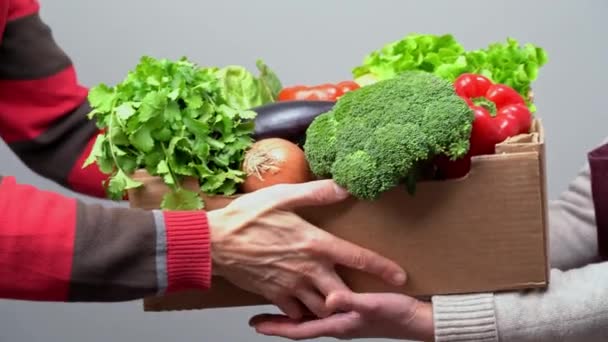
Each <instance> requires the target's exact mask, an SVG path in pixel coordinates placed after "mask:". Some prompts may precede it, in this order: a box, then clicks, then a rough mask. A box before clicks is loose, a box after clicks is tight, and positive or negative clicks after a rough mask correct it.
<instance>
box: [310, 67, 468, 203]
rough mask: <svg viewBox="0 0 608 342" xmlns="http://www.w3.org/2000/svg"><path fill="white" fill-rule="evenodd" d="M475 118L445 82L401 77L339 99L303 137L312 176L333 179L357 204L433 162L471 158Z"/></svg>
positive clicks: (413, 74)
mask: <svg viewBox="0 0 608 342" xmlns="http://www.w3.org/2000/svg"><path fill="white" fill-rule="evenodd" d="M473 119H474V116H473V111H472V109H471V108H470V107H469V106H468V105H467V103H466V102H465V101H464V100H463V99H462V98H461V97H459V96H458V95H456V93H455V91H454V86H453V85H452V83H451V82H449V81H446V80H444V79H442V78H440V77H438V76H435V75H433V74H431V73H428V72H423V71H407V72H404V73H402V74H401V75H399V76H396V77H393V78H390V79H386V80H383V81H379V82H376V83H374V84H371V85H368V86H365V87H362V88H360V89H359V90H357V91H354V92H350V93H347V94H345V95H344V96H343V97H342V98H340V99H339V100H338V101H337V103H336V105H335V106H334V108H333V109H332V110H331V111H329V112H327V113H324V114H321V115H319V116H318V117H317V118H316V119H315V120H314V121H313V123H312V124H311V125H310V127H309V128H308V130H307V139H306V144H305V145H304V151H305V154H306V158H307V160H308V162H309V165H310V168H311V171H312V172H313V173H314V174H315V175H316V176H319V177H332V178H333V179H334V180H335V181H336V182H337V183H338V184H340V185H341V186H343V187H345V188H346V189H348V190H349V192H350V193H351V194H353V195H354V196H356V197H357V198H360V199H366V200H373V199H376V198H377V197H378V196H379V195H380V194H381V193H383V192H384V191H387V190H389V189H391V188H393V187H395V186H398V185H399V184H400V183H402V182H404V183H405V184H406V185H407V187H408V190H409V191H410V192H411V193H413V192H414V191H415V184H416V181H417V180H418V179H419V178H420V177H421V174H422V172H423V170H424V169H425V168H426V164H428V163H430V162H432V160H433V157H435V156H436V155H440V154H444V155H446V156H448V157H449V158H451V159H457V158H460V157H462V156H464V155H466V153H467V152H468V150H469V137H470V134H471V129H472V122H473Z"/></svg>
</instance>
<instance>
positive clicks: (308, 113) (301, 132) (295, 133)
mask: <svg viewBox="0 0 608 342" xmlns="http://www.w3.org/2000/svg"><path fill="white" fill-rule="evenodd" d="M335 103H336V102H335V101H309V100H296V101H279V102H273V103H269V104H266V105H263V106H259V107H255V108H253V109H252V110H253V111H254V112H256V113H257V116H256V118H255V119H254V123H255V130H254V133H253V138H254V140H260V139H265V138H282V139H285V140H289V141H291V142H293V143H297V144H300V145H302V144H303V143H304V139H305V138H306V129H308V126H310V124H311V123H312V122H313V120H314V119H315V118H316V117H317V116H319V115H321V114H323V113H326V112H328V111H329V110H331V109H332V108H333V106H334V105H335Z"/></svg>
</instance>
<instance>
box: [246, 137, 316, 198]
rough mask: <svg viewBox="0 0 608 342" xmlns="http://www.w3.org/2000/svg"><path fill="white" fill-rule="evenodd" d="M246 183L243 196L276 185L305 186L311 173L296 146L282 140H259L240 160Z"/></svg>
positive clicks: (302, 153) (310, 177) (303, 156)
mask: <svg viewBox="0 0 608 342" xmlns="http://www.w3.org/2000/svg"><path fill="white" fill-rule="evenodd" d="M243 171H244V172H245V173H246V177H245V181H244V182H243V184H242V185H241V190H242V191H243V192H253V191H256V190H258V189H262V188H265V187H268V186H271V185H275V184H295V183H305V182H308V181H310V180H311V179H312V173H311V172H310V168H309V166H308V161H307V160H306V156H305V154H304V151H303V150H302V149H301V148H300V147H299V146H298V145H296V144H294V143H292V142H290V141H288V140H285V139H281V138H267V139H262V140H258V141H256V142H255V143H253V145H251V147H250V148H249V150H247V152H245V158H244V160H243Z"/></svg>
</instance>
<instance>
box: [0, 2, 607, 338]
mask: <svg viewBox="0 0 608 342" xmlns="http://www.w3.org/2000/svg"><path fill="white" fill-rule="evenodd" d="M42 7H43V10H42V15H43V19H45V20H46V21H47V23H49V24H50V26H51V27H52V29H53V30H54V34H55V37H56V39H57V41H58V42H59V43H60V44H61V46H62V47H63V48H64V49H65V50H66V51H67V52H68V53H69V54H70V55H71V57H72V58H73V60H74V62H75V64H76V66H77V69H78V71H79V77H80V80H81V81H82V82H83V83H84V84H86V85H88V86H90V85H94V84H96V83H98V82H107V83H110V84H113V83H116V82H118V81H120V80H121V79H122V78H123V77H124V75H125V74H126V72H127V71H128V70H129V69H130V68H132V67H133V66H134V65H135V63H136V62H137V60H138V59H139V57H140V55H142V54H151V55H154V56H156V57H169V58H177V57H180V56H182V55H186V56H188V57H190V58H191V59H193V60H195V61H197V62H198V63H201V64H207V65H225V64H230V63H236V64H242V65H245V66H247V67H249V68H252V70H253V66H254V64H253V63H254V61H255V59H256V58H257V57H262V58H263V59H264V60H265V61H266V62H267V63H269V64H270V66H271V67H272V68H274V69H275V70H276V71H277V72H278V73H279V75H280V76H281V78H282V80H283V81H284V83H285V84H292V83H321V82H326V81H335V80H341V79H345V78H348V77H349V76H350V69H351V67H353V66H356V65H358V64H359V63H360V61H361V60H362V58H363V56H364V55H365V54H366V53H368V52H369V51H371V50H372V49H375V48H378V47H380V46H382V45H383V44H384V43H387V42H389V41H392V40H395V39H398V38H400V37H402V36H403V35H405V34H407V33H409V32H413V31H417V32H424V33H446V32H450V33H453V34H455V35H456V36H457V38H458V39H459V40H460V41H461V42H463V44H464V45H465V46H466V47H467V48H477V47H481V46H485V45H486V44H487V43H488V42H491V41H496V40H503V39H504V38H505V37H507V36H509V35H510V36H513V37H515V38H517V39H518V40H520V41H522V42H534V43H536V44H539V45H541V46H543V47H544V48H546V49H547V51H548V53H549V56H550V62H549V64H548V65H546V66H545V67H544V68H543V69H542V70H541V76H540V78H539V80H538V81H537V82H536V83H535V84H534V89H535V93H536V96H537V103H538V107H539V115H540V117H541V118H542V119H543V121H544V125H545V128H546V131H547V143H548V147H547V151H548V155H547V163H548V184H549V194H550V196H551V197H555V196H556V195H558V194H559V192H560V191H562V190H563V189H564V188H565V187H566V186H567V183H568V182H569V181H570V180H571V179H572V178H573V177H574V175H575V173H576V172H577V170H578V169H579V167H580V166H581V165H582V163H583V162H584V160H585V157H586V156H585V153H586V152H587V151H588V150H589V149H590V148H592V147H593V146H595V145H596V144H597V143H599V142H600V141H601V140H602V139H603V138H604V136H605V135H606V133H607V131H608V119H607V117H606V112H605V107H606V105H605V99H606V95H605V94H606V85H605V84H606V83H605V80H606V79H608V71H607V70H608V69H607V68H606V66H607V61H608V44H606V39H605V34H606V28H607V24H606V23H602V20H605V17H606V15H607V14H608V1H603V0H597V1H591V0H587V1H581V0H579V1H576V2H575V1H556V0H546V1H523V0H520V1H514V0H510V1H508V2H507V1H500V2H499V1H483V0H478V1H448V0H446V1H428V0H427V1H389V0H375V1H353V0H350V1H347V0H342V1H322V0H314V1H313V0H309V1H298V2H296V1H284V0H273V1H251V0H238V1H237V0H229V1H227V0H224V1H214V2H211V1H200V0H199V1H195V0H172V1H159V0H131V1H122V0H104V1H82V0H81V1H73V0H71V1H70V0H53V1H50V0H49V1H44V0H43V1H42ZM0 165H2V166H1V168H0V170H1V171H0V172H1V173H2V174H5V175H6V174H10V175H15V176H17V178H18V179H19V180H20V181H22V182H28V183H31V184H35V185H36V186H39V187H40V188H44V189H53V190H58V191H61V192H64V193H68V194H71V193H70V192H68V191H66V190H65V189H61V188H60V187H58V186H56V185H54V184H52V183H50V182H48V181H46V180H44V179H41V178H40V177H38V176H36V175H34V174H33V173H32V172H30V171H29V170H27V169H26V168H25V167H24V166H23V165H22V164H21V162H20V161H19V160H18V159H16V158H15V157H14V155H13V154H12V153H11V152H10V151H9V150H8V149H7V148H6V147H5V146H4V145H3V144H2V145H0ZM87 200H90V199H87ZM412 262H415V260H413V261H412ZM262 309H264V310H266V309H270V308H262ZM260 310H261V309H260ZM258 311H259V310H257V309H232V310H210V311H204V312H188V313H172V314H150V313H149V314H144V313H142V311H141V304H140V303H139V302H133V303H125V304H112V305H100V304H86V305H85V304H69V305H66V304H47V303H21V302H13V301H1V302H0V341H2V342H5V341H6V342H8V341H10V342H17V341H30V342H38V341H44V342H68V341H91V342H93V341H96V342H97V341H98V342H106V341H130V342H132V341H149V342H154V341H158V342H160V341H167V340H171V341H213V342H216V341H230V342H237V341H269V340H274V339H269V338H266V337H263V336H258V335H256V334H255V332H254V331H252V330H251V329H250V328H249V327H248V326H247V324H246V323H247V320H248V318H249V317H250V315H251V314H254V313H256V312H258Z"/></svg>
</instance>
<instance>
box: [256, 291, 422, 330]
mask: <svg viewBox="0 0 608 342" xmlns="http://www.w3.org/2000/svg"><path fill="white" fill-rule="evenodd" d="M327 305H328V307H329V309H331V310H332V311H336V312H338V313H335V314H333V315H331V316H329V317H326V318H320V319H314V318H313V319H310V320H306V319H300V320H294V319H291V318H289V317H286V316H283V315H269V314H263V315H258V316H255V317H253V318H252V319H251V321H250V325H251V326H253V327H255V329H256V331H257V332H258V333H260V334H264V335H270V336H280V337H285V338H289V339H292V340H302V339H313V338H319V337H334V338H337V339H355V338H391V339H407V340H416V341H433V340H434V336H433V335H434V332H433V329H434V328H433V313H432V307H431V304H429V303H423V302H420V301H418V300H416V299H414V298H411V297H408V296H404V295H400V294H393V293H365V294H356V293H352V292H342V293H334V294H331V295H329V297H328V298H327Z"/></svg>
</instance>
